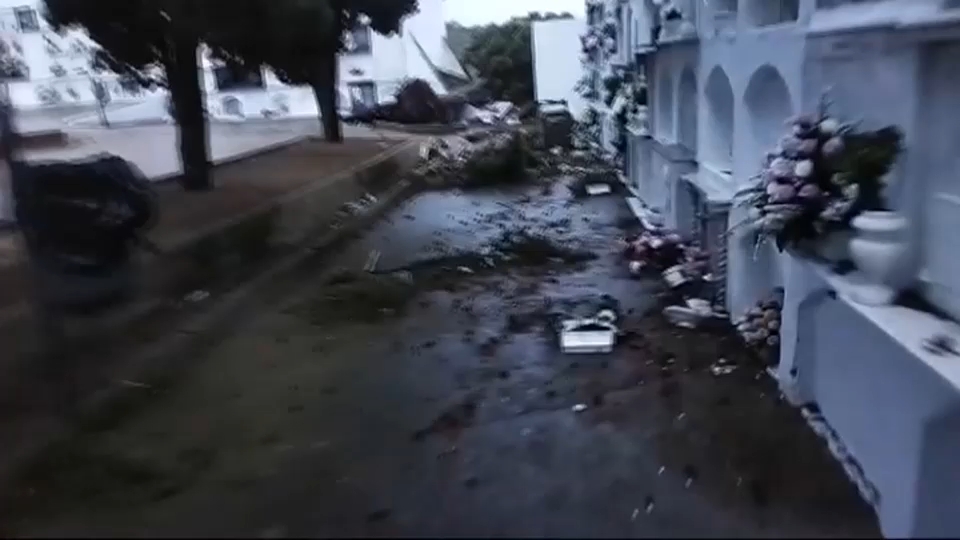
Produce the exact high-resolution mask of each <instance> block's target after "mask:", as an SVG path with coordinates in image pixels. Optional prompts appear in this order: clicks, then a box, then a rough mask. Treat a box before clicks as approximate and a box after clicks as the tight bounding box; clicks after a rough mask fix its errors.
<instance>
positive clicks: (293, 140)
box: [150, 135, 313, 189]
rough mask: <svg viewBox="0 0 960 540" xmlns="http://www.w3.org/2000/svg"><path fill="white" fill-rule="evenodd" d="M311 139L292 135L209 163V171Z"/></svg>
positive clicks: (158, 180) (172, 177)
mask: <svg viewBox="0 0 960 540" xmlns="http://www.w3.org/2000/svg"><path fill="white" fill-rule="evenodd" d="M312 137H313V136H312V135H294V136H292V137H290V138H288V139H283V140H280V141H277V142H274V143H270V144H268V145H266V146H258V147H257V148H251V149H250V150H246V151H243V152H240V153H239V154H234V155H232V156H227V157H225V158H223V159H221V160H219V161H214V162H211V163H210V165H211V169H212V168H213V167H219V166H221V165H232V164H235V163H238V162H240V161H244V160H247V159H251V158H255V157H260V156H263V155H266V154H270V153H272V152H276V151H277V150H283V149H284V148H287V147H288V146H293V145H295V144H299V143H302V142H304V141H308V140H310V139H311V138H312ZM182 175H183V173H182V172H174V173H169V174H161V175H159V176H154V177H152V178H150V182H151V183H154V184H162V183H166V182H170V181H176V180H178V179H179V178H180V177H181V176H182ZM214 189H216V186H214Z"/></svg>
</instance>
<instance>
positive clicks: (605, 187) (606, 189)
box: [587, 184, 612, 196]
mask: <svg viewBox="0 0 960 540" xmlns="http://www.w3.org/2000/svg"><path fill="white" fill-rule="evenodd" d="M611 191H612V190H611V189H610V184H590V185H588V186H587V195H591V196H592V195H606V194H608V193H610V192H611Z"/></svg>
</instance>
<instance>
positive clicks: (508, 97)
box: [463, 12, 572, 105]
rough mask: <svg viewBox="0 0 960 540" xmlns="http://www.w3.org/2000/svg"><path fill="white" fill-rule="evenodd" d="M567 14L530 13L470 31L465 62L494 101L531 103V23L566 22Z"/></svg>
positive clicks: (568, 15)
mask: <svg viewBox="0 0 960 540" xmlns="http://www.w3.org/2000/svg"><path fill="white" fill-rule="evenodd" d="M569 18H572V15H570V14H569V13H561V14H555V13H546V14H541V13H539V12H531V13H530V14H529V15H527V16H526V17H516V18H513V19H510V20H509V21H507V22H505V23H503V24H488V25H486V26H480V27H474V28H472V29H471V32H470V33H471V36H470V40H469V42H470V44H469V45H468V46H467V49H466V51H465V52H464V54H463V59H464V62H465V63H466V64H467V65H470V66H473V67H474V68H475V69H476V70H477V71H478V73H479V76H480V78H482V79H483V80H484V81H486V85H487V88H488V89H489V90H490V93H491V94H492V95H493V97H494V99H498V100H504V101H510V102H513V103H516V104H518V105H523V104H526V103H529V102H531V101H533V97H534V91H533V58H532V56H533V51H532V44H531V28H530V25H531V23H532V22H536V21H545V20H551V19H569Z"/></svg>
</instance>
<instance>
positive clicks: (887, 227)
mask: <svg viewBox="0 0 960 540" xmlns="http://www.w3.org/2000/svg"><path fill="white" fill-rule="evenodd" d="M852 225H853V229H854V231H855V233H854V236H853V238H852V239H851V240H850V256H851V258H852V259H853V262H854V263H855V264H856V265H857V268H858V269H859V271H860V277H861V278H862V283H859V284H858V286H857V287H856V289H855V290H853V291H851V298H852V299H853V300H854V301H857V302H859V303H861V304H867V305H884V304H889V303H890V302H891V301H893V298H894V296H895V295H896V293H897V291H896V289H895V287H896V285H897V278H898V277H899V276H898V274H899V272H900V270H901V268H902V266H903V261H904V256H905V255H906V253H907V239H906V230H907V220H906V218H904V217H903V216H900V215H899V214H897V213H896V212H887V211H871V212H864V213H862V214H860V215H859V216H857V217H855V218H854V219H853V222H852Z"/></svg>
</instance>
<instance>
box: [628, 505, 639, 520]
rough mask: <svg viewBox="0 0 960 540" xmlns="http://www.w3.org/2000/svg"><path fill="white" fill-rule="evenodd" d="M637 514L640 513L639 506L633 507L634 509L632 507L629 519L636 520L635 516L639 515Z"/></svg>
mask: <svg viewBox="0 0 960 540" xmlns="http://www.w3.org/2000/svg"><path fill="white" fill-rule="evenodd" d="M639 515H640V509H639V508H634V509H633V513H632V514H630V521H636V520H637V516H639Z"/></svg>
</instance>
